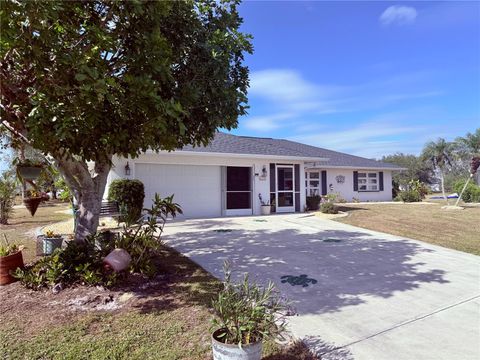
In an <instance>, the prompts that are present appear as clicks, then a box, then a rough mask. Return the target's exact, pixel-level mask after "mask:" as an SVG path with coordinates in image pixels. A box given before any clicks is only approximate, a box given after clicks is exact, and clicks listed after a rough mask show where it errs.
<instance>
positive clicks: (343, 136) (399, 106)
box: [233, 1, 480, 158]
mask: <svg viewBox="0 0 480 360" xmlns="http://www.w3.org/2000/svg"><path fill="white" fill-rule="evenodd" d="M240 14H241V15H242V17H243V18H244V24H243V26H242V30H243V31H244V32H248V33H251V34H252V35H253V36H254V40H253V45H254V48H255V52H254V54H253V55H250V56H247V58H246V63H247V65H248V66H249V68H250V71H251V74H250V77H251V79H250V85H251V87H250V90H249V105H250V109H249V115H248V116H245V117H243V118H241V119H240V121H239V126H238V129H236V130H234V131H233V133H234V134H241V135H250V136H263V137H278V138H287V139H291V140H296V141H301V142H305V143H308V144H312V145H316V146H320V147H326V148H330V149H334V150H339V151H344V152H349V153H352V154H356V155H360V156H366V157H377V158H378V157H381V156H382V155H384V154H391V153H395V152H405V153H414V154H418V153H419V152H420V151H421V149H422V147H423V145H424V143H425V142H426V141H428V140H433V139H436V138H438V137H445V138H447V139H449V140H452V139H453V138H455V137H457V136H461V135H464V134H465V133H466V132H468V131H473V130H474V129H475V128H477V127H480V69H479V68H480V3H479V2H458V1H456V2H380V1H378V2H360V1H355V2H344V1H335V2H324V1H322V2H280V1H271V2H254V1H247V2H244V3H242V4H241V6H240Z"/></svg>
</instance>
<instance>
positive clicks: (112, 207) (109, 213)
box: [100, 201, 122, 217]
mask: <svg viewBox="0 0 480 360" xmlns="http://www.w3.org/2000/svg"><path fill="white" fill-rule="evenodd" d="M121 215H122V214H121V213H120V209H119V207H118V203H117V202H116V201H102V206H101V207H100V217H119V216H121Z"/></svg>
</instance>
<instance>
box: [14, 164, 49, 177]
mask: <svg viewBox="0 0 480 360" xmlns="http://www.w3.org/2000/svg"><path fill="white" fill-rule="evenodd" d="M16 165H17V174H18V177H19V178H21V179H23V180H35V179H36V178H38V177H39V176H40V173H41V172H42V169H43V163H42V162H39V161H34V160H30V159H26V160H17V161H16Z"/></svg>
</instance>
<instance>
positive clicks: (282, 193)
mask: <svg viewBox="0 0 480 360" xmlns="http://www.w3.org/2000/svg"><path fill="white" fill-rule="evenodd" d="M276 168H277V191H276V211H277V212H279V213H281V212H295V190H294V189H295V188H294V184H295V172H294V168H293V165H277V166H276Z"/></svg>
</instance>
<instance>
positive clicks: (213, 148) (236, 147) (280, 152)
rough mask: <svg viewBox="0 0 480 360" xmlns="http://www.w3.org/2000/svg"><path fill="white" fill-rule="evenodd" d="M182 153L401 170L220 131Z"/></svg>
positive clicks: (342, 155)
mask: <svg viewBox="0 0 480 360" xmlns="http://www.w3.org/2000/svg"><path fill="white" fill-rule="evenodd" d="M180 151H195V152H205V153H228V154H245V155H272V156H287V157H300V158H305V160H306V161H308V159H309V158H312V161H314V159H315V158H317V159H318V158H328V159H329V160H328V161H325V162H321V163H319V164H321V165H324V166H338V167H341V166H345V167H359V168H391V169H399V167H398V166H397V165H393V164H389V163H384V162H381V161H376V160H372V159H366V158H362V157H359V156H354V155H349V154H345V153H341V152H337V151H332V150H327V149H323V148H319V147H315V146H311V145H305V144H301V143H298V142H294V141H290V140H283V139H271V138H258V137H249V136H237V135H232V134H226V133H222V132H218V133H217V134H216V135H215V138H214V139H213V141H212V142H211V143H210V144H209V145H208V146H205V147H192V146H185V147H184V148H183V149H181V150H180Z"/></svg>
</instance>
